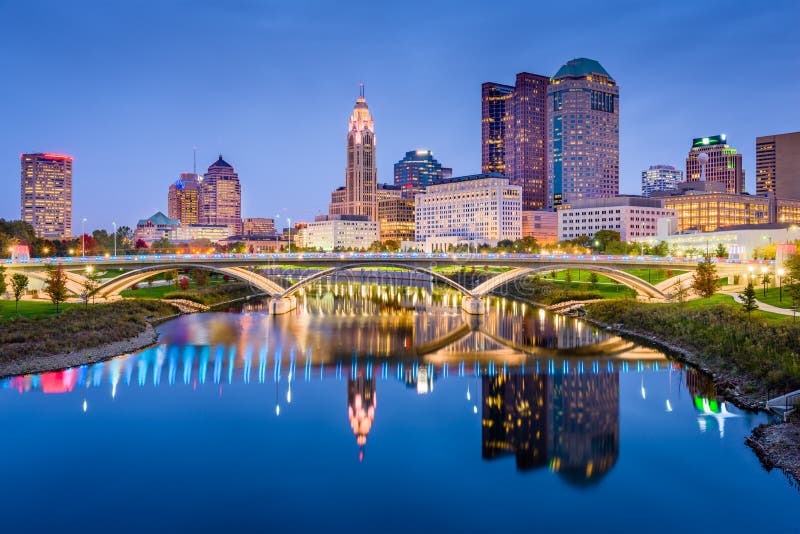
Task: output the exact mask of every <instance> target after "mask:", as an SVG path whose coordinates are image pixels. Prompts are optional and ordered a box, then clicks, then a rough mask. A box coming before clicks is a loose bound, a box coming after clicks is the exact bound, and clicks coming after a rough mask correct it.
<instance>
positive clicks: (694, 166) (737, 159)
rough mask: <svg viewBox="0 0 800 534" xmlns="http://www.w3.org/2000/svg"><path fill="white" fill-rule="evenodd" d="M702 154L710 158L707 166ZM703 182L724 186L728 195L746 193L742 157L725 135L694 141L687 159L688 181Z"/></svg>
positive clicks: (700, 138)
mask: <svg viewBox="0 0 800 534" xmlns="http://www.w3.org/2000/svg"><path fill="white" fill-rule="evenodd" d="M700 154H706V156H702V158H705V157H707V158H708V159H707V160H706V162H705V164H703V159H702V158H701V157H700ZM701 180H705V181H707V182H716V183H721V184H724V185H725V191H726V192H727V193H732V194H736V195H738V194H741V193H744V169H743V168H742V155H741V154H739V153H738V151H737V150H736V149H735V148H732V147H731V146H730V145H728V140H727V136H726V135H725V134H720V135H714V136H711V137H698V138H696V139H693V140H692V148H691V150H689V155H688V156H687V157H686V181H687V182H697V181H701Z"/></svg>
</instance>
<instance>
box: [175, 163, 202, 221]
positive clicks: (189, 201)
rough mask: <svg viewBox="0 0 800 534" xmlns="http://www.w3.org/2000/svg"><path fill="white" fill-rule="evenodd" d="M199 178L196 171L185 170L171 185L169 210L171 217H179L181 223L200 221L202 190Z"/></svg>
mask: <svg viewBox="0 0 800 534" xmlns="http://www.w3.org/2000/svg"><path fill="white" fill-rule="evenodd" d="M197 178H198V177H197V175H196V174H194V173H191V172H184V173H181V177H180V178H178V180H177V181H176V182H175V183H174V184H171V185H170V186H169V193H168V194H167V212H168V214H169V218H170V219H178V220H179V221H180V222H181V224H197V223H198V222H200V219H199V211H200V199H199V193H200V191H199V187H198V186H199V183H198V179H197Z"/></svg>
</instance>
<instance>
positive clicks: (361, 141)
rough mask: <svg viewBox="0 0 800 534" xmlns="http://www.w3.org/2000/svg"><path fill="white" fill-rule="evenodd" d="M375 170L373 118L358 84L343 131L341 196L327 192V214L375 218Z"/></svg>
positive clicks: (376, 205)
mask: <svg viewBox="0 0 800 534" xmlns="http://www.w3.org/2000/svg"><path fill="white" fill-rule="evenodd" d="M377 185H378V173H377V170H376V167H375V122H374V121H373V119H372V114H371V113H370V111H369V107H368V106H367V101H366V99H365V98H364V86H363V85H362V86H361V88H360V92H359V95H358V98H357V99H356V105H355V107H354V108H353V114H352V115H350V123H349V128H348V131H347V169H346V171H345V189H344V194H343V196H342V195H341V194H339V193H338V190H337V191H335V192H334V193H333V194H331V204H330V209H329V213H330V214H331V215H366V216H367V217H369V218H370V220H373V221H377V220H378V204H377V200H376V190H377Z"/></svg>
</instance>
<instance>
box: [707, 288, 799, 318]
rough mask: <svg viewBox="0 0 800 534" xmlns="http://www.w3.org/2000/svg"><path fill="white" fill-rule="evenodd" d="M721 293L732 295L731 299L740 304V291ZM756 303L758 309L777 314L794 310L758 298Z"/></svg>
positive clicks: (786, 313)
mask: <svg viewBox="0 0 800 534" xmlns="http://www.w3.org/2000/svg"><path fill="white" fill-rule="evenodd" d="M722 294H723V295H730V296H731V297H733V300H734V301H735V302H736V303H737V304H741V303H742V301H741V300H739V295H741V293H729V292H722ZM756 304H758V309H759V311H765V312H770V313H777V314H778V315H794V312H793V311H792V310H791V308H788V309H787V308H779V307H777V306H773V305H772V304H767V303H766V302H761V301H760V300H756Z"/></svg>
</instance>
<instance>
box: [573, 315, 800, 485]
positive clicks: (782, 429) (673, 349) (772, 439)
mask: <svg viewBox="0 0 800 534" xmlns="http://www.w3.org/2000/svg"><path fill="white" fill-rule="evenodd" d="M582 319H583V320H584V321H586V322H587V323H590V324H593V325H594V326H597V327H599V328H603V329H605V330H608V331H610V332H614V333H616V334H620V335H624V336H626V337H631V338H634V339H636V340H637V341H640V342H643V343H644V344H647V345H651V346H654V347H657V348H659V349H661V350H665V351H667V352H669V353H670V354H671V355H673V356H675V357H676V359H678V360H681V361H683V362H685V363H688V364H689V365H691V366H693V367H695V368H697V369H699V370H700V371H703V372H704V373H705V374H707V375H708V376H710V377H711V379H712V380H713V381H714V385H715V387H716V388H717V392H718V394H719V395H720V397H722V398H724V399H725V400H726V401H728V402H730V403H731V404H733V405H734V406H736V407H738V408H741V409H744V410H748V411H752V412H763V411H764V407H765V403H764V401H763V400H759V399H758V398H756V397H755V396H753V395H748V394H745V393H743V392H742V391H741V390H740V386H741V385H743V384H744V383H746V380H745V379H744V378H742V377H735V376H727V375H726V374H724V373H721V372H719V371H718V370H715V369H711V368H709V367H707V366H706V365H704V363H703V362H702V361H701V360H700V359H699V358H698V357H697V356H696V355H695V354H694V353H693V352H691V351H690V350H688V349H686V348H684V347H681V346H679V345H676V344H674V343H670V342H668V341H666V340H664V339H661V338H658V337H657V336H654V335H652V334H650V333H647V332H641V331H638V330H632V329H628V328H625V327H624V326H623V325H621V324H613V325H611V324H606V323H603V322H601V321H597V320H595V319H592V318H591V317H586V316H584V317H582ZM745 444H746V445H747V446H748V447H750V448H751V449H753V452H755V454H756V456H757V457H758V459H759V461H760V462H761V465H762V466H764V468H765V469H766V470H767V471H770V470H772V469H773V468H778V469H780V470H781V471H783V473H784V474H785V475H786V477H787V478H788V479H789V482H790V483H791V484H792V485H793V486H794V487H795V488H797V489H798V490H800V422H798V421H797V420H795V421H792V422H787V423H770V424H761V425H759V426H757V427H756V428H754V429H753V433H752V434H751V435H750V436H748V437H747V438H746V439H745Z"/></svg>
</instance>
